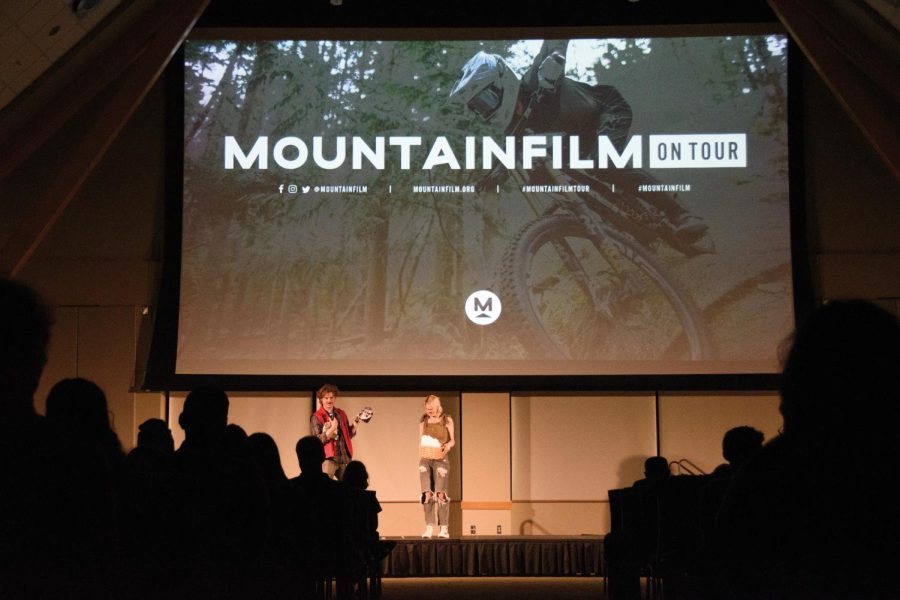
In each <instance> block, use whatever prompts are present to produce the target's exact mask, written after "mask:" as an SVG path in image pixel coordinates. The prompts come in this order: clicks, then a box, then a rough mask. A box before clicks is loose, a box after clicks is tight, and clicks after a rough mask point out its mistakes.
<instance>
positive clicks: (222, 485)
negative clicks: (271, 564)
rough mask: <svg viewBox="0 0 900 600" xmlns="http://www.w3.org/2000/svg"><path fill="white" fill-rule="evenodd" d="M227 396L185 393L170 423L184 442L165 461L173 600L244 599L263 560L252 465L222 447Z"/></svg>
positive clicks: (261, 492) (263, 516)
mask: <svg viewBox="0 0 900 600" xmlns="http://www.w3.org/2000/svg"><path fill="white" fill-rule="evenodd" d="M228 405H229V402H228V396H227V395H226V394H225V392H224V391H222V390H221V389H218V388H215V387H211V386H204V387H199V388H196V389H194V390H193V391H191V392H190V393H189V394H188V396H187V398H186V399H185V402H184V408H183V410H182V412H181V415H179V417H178V423H179V425H181V427H182V428H183V429H184V434H185V439H184V442H183V443H182V444H181V446H180V447H179V448H178V450H177V451H176V452H175V456H174V460H173V479H172V483H173V492H174V500H175V503H176V509H175V511H174V514H173V524H174V530H173V531H172V534H171V539H172V541H173V542H174V544H173V547H172V550H171V556H173V557H174V558H175V560H176V564H175V565H173V567H174V569H173V572H174V580H175V582H176V588H175V589H174V590H173V592H175V593H177V594H179V597H215V598H223V597H227V598H230V597H235V598H237V597H246V594H248V593H250V591H249V589H248V586H252V585H253V584H254V583H255V574H256V573H257V572H258V568H259V565H260V562H261V559H262V557H263V549H264V547H265V542H266V531H267V527H266V522H267V518H268V510H269V506H268V499H267V496H266V491H265V487H264V486H263V483H262V480H261V479H260V477H259V476H258V475H257V474H256V471H255V468H254V467H253V465H252V464H251V463H250V462H249V461H246V460H242V459H241V458H239V457H236V456H234V455H233V454H232V453H229V452H228V451H227V450H226V447H225V445H226V444H225V437H226V425H227V420H228Z"/></svg>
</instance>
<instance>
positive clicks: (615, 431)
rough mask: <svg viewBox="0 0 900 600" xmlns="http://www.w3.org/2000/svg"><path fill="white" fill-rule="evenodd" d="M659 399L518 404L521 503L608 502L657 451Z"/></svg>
mask: <svg viewBox="0 0 900 600" xmlns="http://www.w3.org/2000/svg"><path fill="white" fill-rule="evenodd" d="M654 402H655V399H654V396H653V395H649V394H638V393H635V394H620V395H612V394H595V395H571V396H569V395H562V394H560V395H541V396H513V398H512V492H513V496H512V499H513V501H529V500H530V501H548V500H593V501H599V500H605V499H606V498H607V490H609V489H611V488H618V487H622V486H626V485H631V483H632V482H633V481H634V480H635V479H638V478H639V477H640V476H641V467H642V465H643V461H644V458H646V457H647V456H649V455H651V454H655V453H656V417H655V406H654Z"/></svg>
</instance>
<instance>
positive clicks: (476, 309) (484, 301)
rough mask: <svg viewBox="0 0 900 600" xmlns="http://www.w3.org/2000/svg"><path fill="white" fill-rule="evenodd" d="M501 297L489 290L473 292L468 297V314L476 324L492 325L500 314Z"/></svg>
mask: <svg viewBox="0 0 900 600" xmlns="http://www.w3.org/2000/svg"><path fill="white" fill-rule="evenodd" d="M501 310H502V306H501V304H500V298H499V297H498V296H497V294H495V293H494V292H491V291H489V290H478V291H477V292H472V293H471V294H470V295H469V297H468V298H466V316H467V317H468V318H469V320H470V321H472V322H473V323H475V324H476V325H490V324H491V323H493V322H494V321H496V320H497V318H498V317H499V316H500V311H501Z"/></svg>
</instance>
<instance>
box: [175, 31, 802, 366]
mask: <svg viewBox="0 0 900 600" xmlns="http://www.w3.org/2000/svg"><path fill="white" fill-rule="evenodd" d="M719 30H721V31H719V32H717V33H716V34H715V35H711V34H709V33H708V32H704V33H703V34H702V35H700V34H698V32H697V31H695V30H691V29H689V28H684V30H683V31H678V32H674V33H673V32H672V31H671V28H670V29H669V30H666V31H665V35H662V34H659V35H653V36H651V37H647V36H646V35H645V34H643V35H642V36H641V37H637V36H631V37H629V36H626V35H610V34H609V33H608V32H605V31H604V32H603V33H602V35H601V34H600V33H597V32H591V31H584V30H581V29H578V30H566V29H557V30H554V31H552V32H550V33H549V34H548V33H546V32H535V31H531V30H526V31H517V32H516V34H515V35H509V34H508V33H505V34H504V36H503V37H502V38H498V37H493V36H491V37H490V39H458V38H457V39H444V37H442V36H447V32H446V31H444V32H441V31H435V30H404V31H402V32H401V33H397V32H396V31H394V32H390V33H389V34H385V33H384V32H382V33H379V32H374V31H365V32H363V31H358V30H355V31H350V32H346V31H345V32H339V33H335V32H333V31H331V32H328V35H327V37H326V36H323V34H322V32H321V31H319V32H314V31H303V30H298V31H289V32H284V31H279V32H278V34H277V35H276V36H274V37H273V34H272V33H265V32H262V33H261V32H258V31H257V32H250V33H249V34H248V33H246V32H245V33H244V34H242V35H241V36H231V37H229V36H227V35H226V34H224V33H223V32H222V31H221V30H207V31H205V32H204V31H198V32H197V33H196V34H195V35H194V36H193V37H192V38H191V39H190V40H189V41H187V42H186V44H185V46H184V53H183V55H184V169H183V211H182V214H181V219H182V223H181V231H182V237H181V257H180V258H181V270H180V299H179V314H178V335H177V356H176V361H175V371H176V374H179V375H203V374H231V375H263V376H266V375H286V376H293V375H317V376H321V375H335V376H337V375H361V376H430V375H434V376H486V375H490V376H497V375H500V376H517V375H527V376H534V375H547V376H573V375H574V376H578V375H591V376H594V375H600V376H604V375H707V374H713V375H721V374H771V373H775V372H777V370H778V362H777V347H778V345H779V343H780V342H782V340H784V339H785V337H786V336H787V335H788V334H789V333H790V331H791V330H792V329H793V326H794V292H793V289H794V288H793V282H792V253H791V223H790V210H789V198H788V196H789V194H788V188H789V177H788V173H789V156H788V109H787V107H788V87H787V86H788V78H787V69H788V56H787V53H788V44H787V38H786V36H785V35H784V34H783V33H781V32H779V31H778V30H777V29H776V28H774V26H748V25H741V26H734V27H733V28H731V29H729V27H728V26H719ZM598 31H599V30H598ZM651 31H652V30H651ZM469 35H472V34H471V33H470V34H469ZM479 53H482V54H480V55H479ZM476 56H480V57H481V58H480V59H475V60H473V59H474V57H476ZM498 59H499V60H498ZM485 61H486V64H488V63H489V64H488V66H487V67H484V66H479V65H481V64H482V63H484V62H485ZM464 66H468V67H469V75H471V78H470V80H466V81H463V82H462V84H461V85H460V86H458V87H461V88H462V89H461V90H459V89H457V90H456V93H453V94H451V92H453V91H454V86H455V84H456V83H457V81H458V79H459V78H460V75H461V73H462V69H463V67H464ZM479 69H481V70H479ZM498 72H499V73H501V75H498V74H497V73H498ZM483 77H488V78H493V79H492V80H491V83H490V85H488V86H487V87H485V88H484V90H482V91H481V92H479V93H477V94H476V93H475V91H477V90H476V88H478V87H479V86H482V83H481V80H480V79H479V78H483ZM470 84H471V87H469V85H470ZM482 87H483V86H482ZM485 90H486V91H485ZM484 115H487V116H488V119H485V118H484Z"/></svg>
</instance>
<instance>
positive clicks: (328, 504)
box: [287, 435, 350, 594]
mask: <svg viewBox="0 0 900 600" xmlns="http://www.w3.org/2000/svg"><path fill="white" fill-rule="evenodd" d="M296 450H297V460H298V462H299V463H300V475H298V476H297V477H295V478H294V479H292V480H290V482H289V485H288V500H287V511H288V521H289V525H288V528H287V529H288V530H289V534H290V536H291V539H290V544H291V550H290V553H291V555H292V556H291V559H292V562H293V564H294V565H295V569H296V572H298V573H299V574H300V576H301V578H302V579H303V582H302V585H301V587H302V588H303V589H302V590H301V592H302V593H306V594H312V593H314V589H313V588H312V587H311V586H317V585H321V583H322V581H323V580H325V579H330V578H337V579H339V580H340V579H344V578H345V576H346V575H347V574H348V569H349V566H350V565H349V564H348V562H349V561H348V556H349V553H350V541H349V526H348V524H347V518H348V514H349V508H348V502H349V501H348V492H347V487H346V485H345V484H344V483H342V482H340V481H336V480H334V479H332V478H330V477H329V476H328V475H327V474H326V473H325V471H324V469H323V465H324V463H325V448H324V446H323V445H322V442H321V441H320V440H319V438H318V437H316V436H313V435H308V436H305V437H302V438H300V440H299V441H298V442H297V446H296ZM339 587H340V586H339Z"/></svg>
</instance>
